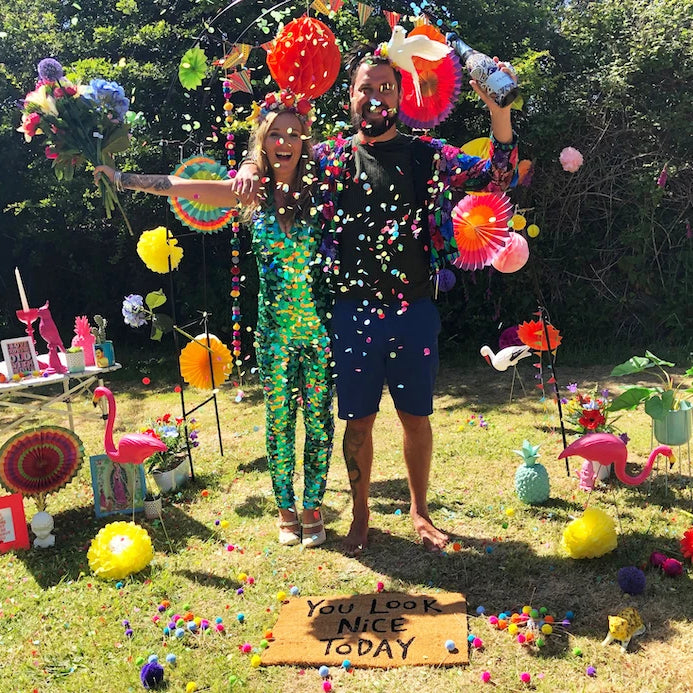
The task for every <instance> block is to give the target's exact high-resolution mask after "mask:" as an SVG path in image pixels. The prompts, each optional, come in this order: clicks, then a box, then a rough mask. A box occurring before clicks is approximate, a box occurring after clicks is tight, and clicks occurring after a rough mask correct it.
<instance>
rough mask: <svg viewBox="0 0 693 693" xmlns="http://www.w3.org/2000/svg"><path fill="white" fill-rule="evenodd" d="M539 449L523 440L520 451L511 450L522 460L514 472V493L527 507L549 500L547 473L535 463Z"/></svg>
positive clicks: (541, 466) (537, 446) (541, 465)
mask: <svg viewBox="0 0 693 693" xmlns="http://www.w3.org/2000/svg"><path fill="white" fill-rule="evenodd" d="M539 447H540V446H539V445H532V444H531V443H530V442H529V441H528V440H525V441H524V442H523V443H522V449H521V450H513V452H514V453H515V454H516V455H519V456H520V457H521V458H522V459H523V463H522V464H521V465H520V466H519V467H518V468H517V471H516V472H515V492H516V493H517V496H518V498H519V499H520V500H521V501H522V502H523V503H528V504H529V505H539V504H541V503H544V502H546V501H547V500H548V499H549V491H550V487H549V473H548V472H547V471H546V467H544V465H543V464H539V463H538V462H537V457H539V452H538V451H539Z"/></svg>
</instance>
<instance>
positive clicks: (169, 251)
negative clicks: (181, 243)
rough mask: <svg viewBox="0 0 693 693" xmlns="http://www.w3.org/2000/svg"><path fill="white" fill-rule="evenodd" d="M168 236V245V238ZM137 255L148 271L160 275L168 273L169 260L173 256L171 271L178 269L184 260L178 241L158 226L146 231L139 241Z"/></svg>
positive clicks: (162, 227)
mask: <svg viewBox="0 0 693 693" xmlns="http://www.w3.org/2000/svg"><path fill="white" fill-rule="evenodd" d="M167 236H168V239H169V241H168V243H166V237H167ZM137 254H138V255H139V256H140V258H141V259H142V262H144V264H145V265H147V269H150V270H151V271H152V272H158V273H159V274H166V273H167V272H168V258H169V255H170V256H171V269H176V267H178V265H179V264H180V261H181V260H182V259H183V248H179V247H178V240H177V239H176V238H173V235H172V234H171V232H170V231H169V230H168V229H166V227H164V226H157V227H156V228H155V229H152V230H151V231H145V232H144V233H143V234H142V235H141V236H140V240H139V241H137Z"/></svg>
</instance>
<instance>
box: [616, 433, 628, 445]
mask: <svg viewBox="0 0 693 693" xmlns="http://www.w3.org/2000/svg"><path fill="white" fill-rule="evenodd" d="M618 437H619V438H620V439H621V440H622V441H623V444H624V445H628V443H630V438H629V436H628V434H627V433H621V434H620V435H619V436H618Z"/></svg>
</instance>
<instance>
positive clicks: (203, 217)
mask: <svg viewBox="0 0 693 693" xmlns="http://www.w3.org/2000/svg"><path fill="white" fill-rule="evenodd" d="M172 175H174V176H179V177H180V178H188V179H192V180H226V179H227V178H228V176H227V172H226V168H224V166H222V165H221V164H220V163H219V162H218V161H215V160H214V159H210V158H209V157H206V156H203V155H199V156H192V157H190V158H189V159H186V160H185V161H183V162H181V164H180V166H178V168H176V170H175V171H173V173H172ZM168 202H169V205H170V206H171V209H172V210H173V213H174V214H175V215H176V218H177V219H178V220H179V221H180V222H181V224H185V226H187V227H188V228H190V229H193V230H194V231H199V232H201V233H214V232H215V231H219V229H223V228H224V226H226V225H227V224H228V223H230V222H231V220H232V218H233V216H234V215H233V211H234V210H233V209H232V208H229V209H223V208H221V207H213V206H211V205H207V204H203V203H201V202H198V201H197V200H185V199H183V198H182V197H170V198H169V201H168Z"/></svg>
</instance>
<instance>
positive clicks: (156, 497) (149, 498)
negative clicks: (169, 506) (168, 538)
mask: <svg viewBox="0 0 693 693" xmlns="http://www.w3.org/2000/svg"><path fill="white" fill-rule="evenodd" d="M161 509H162V503H161V494H160V493H156V492H155V491H152V490H151V489H150V488H149V482H147V490H146V491H145V494H144V516H145V517H146V518H147V519H148V520H156V519H158V518H160V517H161Z"/></svg>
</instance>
